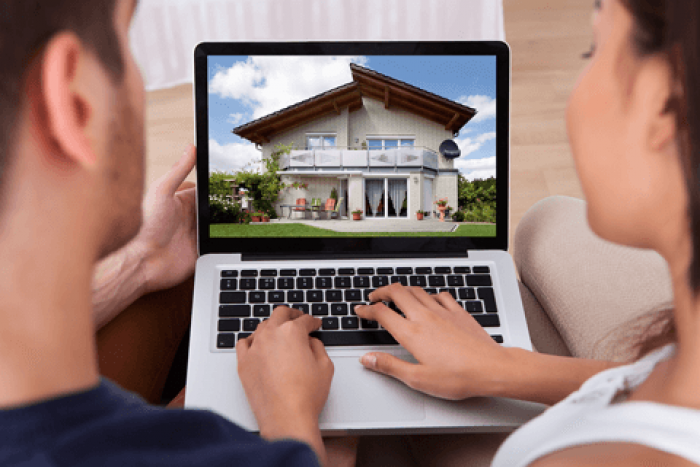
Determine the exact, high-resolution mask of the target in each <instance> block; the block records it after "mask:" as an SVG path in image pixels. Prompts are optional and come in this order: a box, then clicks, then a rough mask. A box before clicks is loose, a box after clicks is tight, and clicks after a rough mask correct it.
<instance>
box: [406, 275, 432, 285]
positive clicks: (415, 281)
mask: <svg viewBox="0 0 700 467" xmlns="http://www.w3.org/2000/svg"><path fill="white" fill-rule="evenodd" d="M408 282H409V283H410V284H411V285H412V286H413V287H425V286H426V285H428V284H427V282H426V281H425V276H411V277H410V278H409V281H408Z"/></svg>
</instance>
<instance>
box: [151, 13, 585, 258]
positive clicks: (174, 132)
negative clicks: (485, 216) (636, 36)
mask: <svg viewBox="0 0 700 467" xmlns="http://www.w3.org/2000/svg"><path fill="white" fill-rule="evenodd" d="M503 4H504V10H505V23H506V24H505V27H506V39H507V41H508V43H509V44H510V46H511V49H512V60H513V79H512V81H513V88H512V98H511V112H512V121H511V129H512V133H511V207H510V222H511V231H510V243H509V244H510V245H511V246H512V243H513V242H512V239H513V235H514V233H515V229H516V227H517V224H518V222H519V221H520V219H521V218H522V217H523V215H524V214H525V212H526V211H527V210H528V209H529V208H530V207H531V206H532V205H533V204H535V203H536V202H537V201H539V200H541V199H543V198H546V197H547V196H552V195H567V196H574V197H578V198H583V194H582V192H581V187H580V184H579V182H578V179H577V177H576V171H575V169H574V164H573V160H572V158H571V152H570V150H569V146H568V141H567V135H566V123H565V120H564V116H565V109H566V102H567V99H568V96H569V94H570V93H571V91H572V89H573V88H574V85H575V83H576V79H577V77H578V75H579V73H580V72H581V70H582V69H583V68H584V66H585V64H586V62H585V60H583V59H582V58H581V54H582V53H583V52H585V51H587V50H588V49H589V48H590V44H591V37H592V36H591V27H590V19H591V12H592V6H593V0H503ZM193 115H194V111H193V103H192V86H190V85H185V86H179V87H176V88H172V89H166V90H162V91H154V92H150V93H148V105H147V117H146V119H147V142H148V162H147V175H146V180H147V185H150V184H151V183H152V182H153V181H154V180H156V179H157V178H158V177H160V176H161V175H162V174H164V173H165V172H166V171H167V170H168V169H169V168H170V167H171V166H172V164H173V163H174V162H175V161H176V160H177V158H178V157H179V156H180V155H181V154H182V152H183V150H184V148H185V146H186V145H187V144H188V143H191V142H192V141H193V138H194V116H193ZM189 179H190V180H193V181H194V176H193V175H191V176H190V177H189Z"/></svg>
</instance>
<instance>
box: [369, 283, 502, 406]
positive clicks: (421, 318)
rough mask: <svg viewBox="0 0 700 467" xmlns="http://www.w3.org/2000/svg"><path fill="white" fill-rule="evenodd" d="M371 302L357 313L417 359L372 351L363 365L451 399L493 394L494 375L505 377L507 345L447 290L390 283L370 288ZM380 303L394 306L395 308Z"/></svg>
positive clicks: (426, 391) (497, 377)
mask: <svg viewBox="0 0 700 467" xmlns="http://www.w3.org/2000/svg"><path fill="white" fill-rule="evenodd" d="M370 301H372V302H377V303H374V304H372V305H366V306H358V307H356V308H355V312H356V313H357V315H358V316H360V317H361V318H365V319H370V320H374V321H378V322H379V324H381V325H382V326H383V327H384V328H385V329H386V330H388V331H389V332H390V333H391V335H392V336H393V337H394V338H395V339H396V340H397V341H398V342H399V343H400V344H401V345H402V346H403V347H404V348H406V349H407V350H408V351H409V352H411V354H412V355H413V356H414V357H415V358H416V360H418V363H417V364H413V363H408V362H406V361H404V360H401V359H399V358H397V357H394V356H392V355H389V354H387V353H383V352H371V353H368V354H366V355H364V356H363V357H362V359H361V362H362V364H363V365H365V366H366V367H367V368H370V369H372V370H374V371H377V372H380V373H384V374H387V375H389V376H393V377H394V378H396V379H398V380H400V381H402V382H404V383H405V384H407V385H408V386H409V387H411V388H413V389H416V390H419V391H421V392H424V393H426V394H430V395H433V396H436V397H441V398H444V399H455V400H456V399H464V398H467V397H474V396H489V395H493V392H492V389H493V388H494V385H495V384H496V383H497V381H498V379H499V378H502V377H504V376H505V375H507V371H509V370H508V362H509V358H508V355H509V353H508V351H507V348H505V347H501V346H500V345H499V344H497V343H496V342H495V341H494V340H493V339H492V338H491V337H490V336H489V334H488V333H487V332H486V331H485V330H484V329H483V328H482V326H481V325H480V324H479V323H478V322H477V321H476V319H475V318H474V317H473V316H472V315H471V314H470V313H468V312H467V311H465V309H464V308H462V307H461V306H460V305H459V304H458V303H457V302H456V301H455V299H454V297H452V295H451V294H449V293H447V292H443V293H440V294H437V295H431V294H428V293H426V292H425V291H424V290H423V289H422V288H420V287H405V286H403V285H401V284H399V283H395V284H391V285H389V286H387V287H382V288H379V289H377V290H375V291H374V292H372V294H371V295H370ZM382 302H391V303H393V304H395V307H394V308H396V310H395V309H392V308H390V307H388V306H386V305H385V304H384V303H382ZM398 311H400V312H401V313H403V314H404V315H405V318H404V317H402V316H401V315H400V314H399V313H398Z"/></svg>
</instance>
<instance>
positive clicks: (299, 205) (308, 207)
mask: <svg viewBox="0 0 700 467" xmlns="http://www.w3.org/2000/svg"><path fill="white" fill-rule="evenodd" d="M280 208H282V216H284V208H289V214H287V219H291V218H292V213H293V212H294V208H306V210H311V209H310V208H311V206H309V205H308V204H280Z"/></svg>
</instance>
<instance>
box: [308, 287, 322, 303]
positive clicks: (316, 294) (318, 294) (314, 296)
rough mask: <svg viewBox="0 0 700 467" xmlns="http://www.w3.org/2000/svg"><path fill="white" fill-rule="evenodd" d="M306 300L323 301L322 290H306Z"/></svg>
mask: <svg viewBox="0 0 700 467" xmlns="http://www.w3.org/2000/svg"><path fill="white" fill-rule="evenodd" d="M306 301H307V302H310V303H311V302H322V301H323V291H321V290H309V291H308V292H306Z"/></svg>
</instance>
